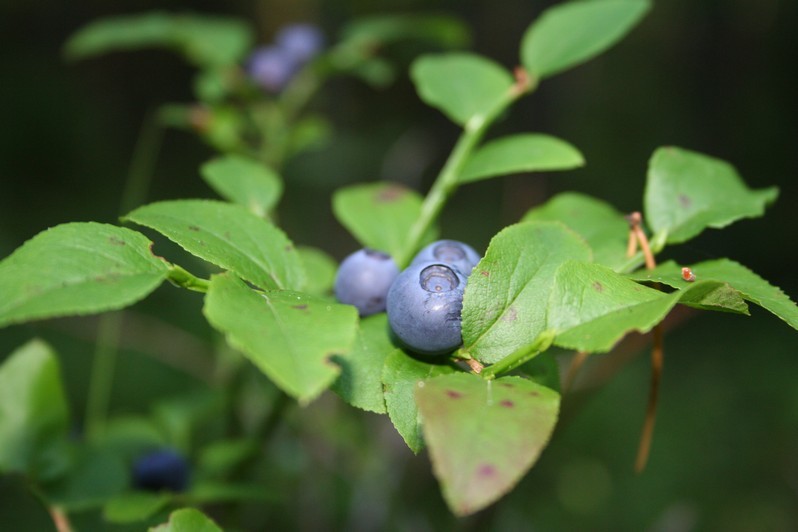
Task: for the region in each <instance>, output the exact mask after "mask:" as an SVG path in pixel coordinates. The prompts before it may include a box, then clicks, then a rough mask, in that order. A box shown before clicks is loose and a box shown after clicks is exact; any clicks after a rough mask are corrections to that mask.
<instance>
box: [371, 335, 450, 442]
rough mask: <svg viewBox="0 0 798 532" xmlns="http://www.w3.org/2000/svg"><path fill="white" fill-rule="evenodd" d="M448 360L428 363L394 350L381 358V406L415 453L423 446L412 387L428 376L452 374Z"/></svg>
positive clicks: (428, 377) (414, 390)
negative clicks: (382, 387)
mask: <svg viewBox="0 0 798 532" xmlns="http://www.w3.org/2000/svg"><path fill="white" fill-rule="evenodd" d="M454 372H455V369H454V368H453V367H452V366H450V365H448V363H446V362H443V363H438V364H431V363H428V362H424V361H422V360H418V359H416V358H413V357H411V356H410V355H408V354H407V353H405V352H404V351H402V350H400V349H397V350H396V351H393V352H392V353H390V354H389V355H388V356H387V357H386V358H385V363H384V365H383V370H382V382H383V386H384V393H385V407H386V409H387V410H388V416H389V417H390V418H391V423H393V426H394V427H396V430H397V432H399V434H400V435H401V436H402V438H403V439H404V440H405V443H407V446H408V447H410V450H411V451H413V452H414V453H416V454H418V452H419V451H420V450H421V449H423V448H424V439H423V438H422V436H421V420H420V419H419V414H418V407H417V406H416V400H415V395H414V394H415V393H416V387H417V386H418V384H419V383H420V382H423V381H425V380H427V379H430V378H432V377H437V376H439V375H448V374H450V373H454Z"/></svg>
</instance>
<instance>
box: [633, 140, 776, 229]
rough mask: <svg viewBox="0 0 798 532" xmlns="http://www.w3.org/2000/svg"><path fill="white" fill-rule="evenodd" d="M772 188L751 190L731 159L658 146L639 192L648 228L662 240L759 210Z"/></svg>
mask: <svg viewBox="0 0 798 532" xmlns="http://www.w3.org/2000/svg"><path fill="white" fill-rule="evenodd" d="M778 193H779V192H778V189H777V188H776V187H770V188H765V189H760V190H753V189H750V188H748V187H747V186H746V184H745V183H744V182H743V180H742V178H741V177H740V175H739V174H738V173H737V171H736V170H735V169H734V167H733V166H732V165H730V164H729V163H727V162H726V161H722V160H720V159H716V158H714V157H709V156H707V155H703V154H701V153H698V152H694V151H689V150H684V149H681V148H676V147H667V148H659V149H658V150H656V151H655V152H654V155H652V157H651V160H650V161H649V165H648V179H647V181H646V190H645V193H644V198H643V202H644V206H645V218H646V223H647V224H648V226H649V228H651V230H652V231H653V232H654V233H655V234H657V233H665V234H667V243H669V244H676V243H679V242H684V241H686V240H689V239H691V238H693V237H695V236H697V235H698V234H699V233H701V232H702V231H703V230H704V229H706V228H707V227H713V228H715V229H720V228H722V227H726V226H727V225H729V224H731V223H732V222H735V221H737V220H739V219H741V218H753V217H757V216H762V214H763V213H764V212H765V207H767V205H769V204H770V203H772V202H773V201H775V199H776V197H777V196H778Z"/></svg>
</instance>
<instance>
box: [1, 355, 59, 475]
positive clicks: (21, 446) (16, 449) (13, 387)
mask: <svg viewBox="0 0 798 532" xmlns="http://www.w3.org/2000/svg"><path fill="white" fill-rule="evenodd" d="M68 426H69V412H68V410H67V402H66V397H65V396H64V389H63V386H62V384H61V375H60V370H59V365H58V359H57V358H56V357H55V354H54V353H53V352H52V350H51V349H50V347H49V346H48V345H47V344H45V343H44V342H42V341H40V340H32V341H30V342H28V343H27V344H25V345H23V346H22V347H20V348H19V349H17V350H16V351H14V352H13V353H11V355H10V356H9V357H8V358H7V359H6V360H5V361H4V362H3V364H2V365H1V366H0V473H24V474H27V475H28V476H30V477H32V478H34V479H38V480H48V479H52V478H53V477H55V476H57V475H59V474H61V473H63V472H64V469H65V468H66V467H67V466H68V465H69V461H68V460H69V456H68V449H67V448H66V436H67V430H68Z"/></svg>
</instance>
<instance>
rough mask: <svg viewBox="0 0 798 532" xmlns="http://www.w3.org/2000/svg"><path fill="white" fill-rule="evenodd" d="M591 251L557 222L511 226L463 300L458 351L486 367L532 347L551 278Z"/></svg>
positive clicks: (488, 254) (494, 242) (543, 322)
mask: <svg viewBox="0 0 798 532" xmlns="http://www.w3.org/2000/svg"><path fill="white" fill-rule="evenodd" d="M568 259H577V260H590V248H589V247H588V246H587V244H586V243H585V241H584V240H583V239H582V238H581V237H579V235H577V234H576V233H574V232H573V231H571V230H570V229H568V228H567V227H565V226H564V225H562V224H559V223H556V222H524V223H520V224H515V225H511V226H510V227H507V228H505V229H503V230H502V231H501V232H499V233H498V234H497V235H496V236H495V237H493V240H491V243H490V245H489V246H488V250H487V252H486V253H485V256H484V257H483V259H482V260H481V261H480V263H479V264H478V265H477V266H476V268H474V271H473V273H472V274H471V277H470V278H469V280H468V285H467V286H466V289H465V295H464V298H463V312H462V317H463V350H464V351H466V352H468V353H470V354H471V356H473V357H474V358H476V359H477V360H479V361H480V362H483V363H486V364H492V363H495V362H498V361H499V360H501V359H502V358H504V357H506V356H507V355H509V354H511V353H514V352H516V351H517V350H519V349H524V348H526V347H528V346H530V345H532V344H533V343H534V342H535V340H536V339H537V338H538V335H539V334H540V333H542V332H543V331H544V330H545V329H546V305H547V301H548V298H549V292H550V291H551V286H552V281H553V280H554V273H555V271H556V270H557V268H558V267H559V266H560V264H562V263H563V262H564V261H566V260H568Z"/></svg>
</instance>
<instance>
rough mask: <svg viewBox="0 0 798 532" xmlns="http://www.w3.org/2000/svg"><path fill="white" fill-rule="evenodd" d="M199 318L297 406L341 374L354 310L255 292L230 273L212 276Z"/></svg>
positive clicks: (290, 294) (302, 297) (354, 324)
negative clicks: (298, 402) (286, 394)
mask: <svg viewBox="0 0 798 532" xmlns="http://www.w3.org/2000/svg"><path fill="white" fill-rule="evenodd" d="M203 313H204V314H205V317H206V318H207V319H208V321H209V322H210V324H211V325H213V326H214V327H215V328H216V329H217V330H219V331H220V332H222V333H224V334H225V337H226V338H227V341H228V343H229V344H230V345H231V346H233V347H234V348H236V349H238V350H240V351H241V352H242V353H243V354H244V355H245V356H246V357H247V358H249V359H250V360H251V361H252V362H253V363H254V364H255V365H256V366H257V367H258V368H259V369H260V370H261V371H263V373H265V374H266V375H267V376H268V377H269V378H270V379H271V380H272V381H273V382H274V383H275V384H276V385H277V386H279V387H280V388H281V389H282V390H283V391H285V392H286V393H288V394H289V395H291V396H293V397H295V398H297V399H298V400H299V401H300V402H302V403H307V402H309V401H311V400H312V399H314V398H316V397H317V396H318V395H319V394H320V393H321V392H323V391H324V390H325V389H326V388H327V387H329V386H330V384H332V382H333V381H334V380H335V379H336V378H337V377H338V375H339V374H340V372H341V368H340V367H339V366H338V364H337V363H336V362H335V358H336V357H341V356H344V355H345V354H346V353H348V352H349V350H350V349H351V348H352V345H353V344H354V341H355V334H356V331H357V310H356V309H355V308H354V307H352V306H350V305H338V304H331V303H329V302H327V301H324V300H320V299H316V298H314V297H312V296H308V295H305V294H299V293H296V292H288V291H275V292H266V293H259V292H256V291H255V290H252V289H251V288H249V287H247V285H245V284H244V283H243V282H242V281H240V280H239V279H237V278H236V277H234V276H232V275H230V274H222V275H214V276H213V277H212V278H211V283H210V288H209V289H208V293H207V294H206V296H205V305H204V307H203Z"/></svg>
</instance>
